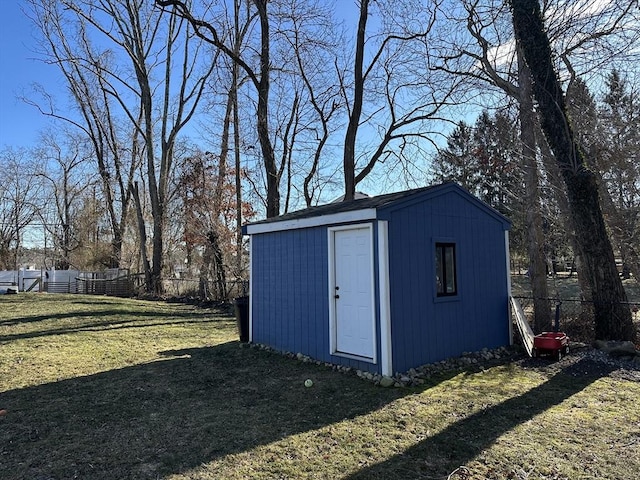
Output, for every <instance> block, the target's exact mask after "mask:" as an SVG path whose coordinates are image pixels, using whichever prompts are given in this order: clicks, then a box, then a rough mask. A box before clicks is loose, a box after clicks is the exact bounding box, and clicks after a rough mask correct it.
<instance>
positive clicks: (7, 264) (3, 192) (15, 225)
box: [0, 149, 42, 270]
mask: <svg viewBox="0 0 640 480" xmlns="http://www.w3.org/2000/svg"><path fill="white" fill-rule="evenodd" d="M0 159H1V161H2V182H0V269H3V270H17V269H18V268H19V267H20V264H19V259H20V254H21V251H22V248H23V235H24V232H25V230H26V229H27V228H28V227H29V225H30V224H31V223H32V222H33V221H34V220H37V219H38V211H39V210H40V208H41V206H42V205H41V201H42V199H41V197H40V195H41V185H40V183H39V182H38V177H37V175H36V174H35V171H36V166H35V164H34V163H35V162H32V161H31V159H30V157H29V156H28V154H27V152H26V151H25V150H13V149H5V150H3V151H2V152H0Z"/></svg>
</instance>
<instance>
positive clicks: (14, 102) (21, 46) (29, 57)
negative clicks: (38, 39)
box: [0, 0, 58, 149]
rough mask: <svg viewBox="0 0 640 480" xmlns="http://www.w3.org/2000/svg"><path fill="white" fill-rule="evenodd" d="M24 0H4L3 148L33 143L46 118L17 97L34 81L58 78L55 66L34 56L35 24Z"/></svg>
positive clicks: (0, 55) (0, 54) (0, 58)
mask: <svg viewBox="0 0 640 480" xmlns="http://www.w3.org/2000/svg"><path fill="white" fill-rule="evenodd" d="M23 5H24V2H22V1H21V0H9V1H4V2H2V16H3V18H2V28H1V29H0V46H1V47H0V64H1V65H2V73H0V149H4V148H5V147H9V146H11V147H31V146H33V145H34V144H35V143H36V142H37V139H38V135H39V132H40V130H42V129H43V128H45V126H46V125H47V123H48V122H47V119H46V118H45V117H44V116H43V115H42V114H40V112H38V111H37V110H36V109H35V108H34V107H32V106H30V105H27V104H25V103H24V102H23V101H22V100H20V99H18V98H17V97H18V96H20V95H23V94H27V93H28V92H29V89H30V88H31V85H32V84H33V83H34V82H40V83H42V84H46V85H48V86H49V85H51V82H50V80H53V81H54V82H56V81H57V77H56V76H57V75H58V73H57V71H56V70H55V67H52V66H48V65H45V64H44V63H43V62H41V61H39V60H35V57H36V54H35V53H34V49H35V40H34V38H33V26H32V25H31V23H30V20H29V19H28V18H27V17H26V16H25V15H24V13H23V12H22V10H21V8H22V7H23Z"/></svg>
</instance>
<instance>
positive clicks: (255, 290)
mask: <svg viewBox="0 0 640 480" xmlns="http://www.w3.org/2000/svg"><path fill="white" fill-rule="evenodd" d="M374 238H375V237H374ZM251 241H252V250H253V253H252V264H251V268H252V272H251V275H252V292H251V293H252V295H251V302H252V315H253V341H254V342H256V343H261V344H265V345H269V346H271V347H273V348H275V349H277V350H281V351H285V352H293V353H298V352H301V353H303V354H305V355H309V356H310V357H312V358H315V359H318V360H321V361H325V362H330V363H333V364H338V365H345V366H350V367H353V368H358V369H361V370H366V371H372V372H377V371H379V366H378V365H377V364H371V363H368V362H363V361H359V360H357V359H351V358H345V357H340V356H334V355H330V346H329V294H328V285H329V283H328V282H329V279H328V274H329V273H328V269H329V259H328V245H327V242H328V233H327V227H315V228H304V229H296V230H287V231H279V232H273V233H263V234H256V235H253V237H252V240H251ZM378 331H379V329H376V332H377V333H378V334H379V332H378ZM378 342H379V340H378Z"/></svg>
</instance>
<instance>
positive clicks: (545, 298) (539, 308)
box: [518, 50, 551, 333]
mask: <svg viewBox="0 0 640 480" xmlns="http://www.w3.org/2000/svg"><path fill="white" fill-rule="evenodd" d="M518 84H519V85H520V89H519V92H520V102H519V117H520V118H519V120H520V141H521V143H522V165H523V167H524V181H525V208H526V214H525V223H526V227H527V251H528V253H529V281H530V282H531V291H532V294H533V312H534V322H533V324H534V331H535V332H536V333H541V332H544V331H549V330H550V328H551V302H550V300H549V291H548V287H547V262H546V260H545V254H544V235H543V233H542V214H541V212H540V194H539V182H538V166H537V160H536V134H535V115H534V113H533V92H532V90H531V72H529V69H528V68H527V66H526V64H525V62H524V58H523V57H522V54H521V52H520V50H518Z"/></svg>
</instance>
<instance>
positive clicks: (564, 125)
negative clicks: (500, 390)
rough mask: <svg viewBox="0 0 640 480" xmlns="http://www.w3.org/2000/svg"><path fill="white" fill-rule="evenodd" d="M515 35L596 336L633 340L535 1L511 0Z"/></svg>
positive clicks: (594, 190)
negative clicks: (571, 230)
mask: <svg viewBox="0 0 640 480" xmlns="http://www.w3.org/2000/svg"><path fill="white" fill-rule="evenodd" d="M511 7H512V15H513V24H514V30H515V34H516V39H517V41H518V42H519V45H520V46H521V48H522V50H523V53H524V56H525V59H526V62H527V64H528V65H529V68H530V70H531V74H532V77H533V80H534V82H533V86H534V94H535V98H536V101H537V103H538V106H539V108H540V116H541V120H542V128H543V131H544V133H545V136H546V138H547V141H548V142H549V145H550V147H551V149H552V150H553V153H554V156H555V159H556V161H557V162H558V165H559V167H560V171H561V173H562V177H563V179H564V182H565V185H566V189H567V196H568V199H569V206H570V209H571V213H572V219H573V221H574V225H575V228H576V238H577V243H578V247H579V249H580V253H581V256H582V259H583V260H584V264H585V269H586V271H587V272H588V275H587V278H588V279H589V282H590V285H591V287H592V288H591V290H592V294H593V301H594V310H595V326H596V337H597V338H600V339H605V340H608V339H618V340H635V338H636V331H635V327H634V325H633V321H632V318H631V311H630V310H629V306H628V304H627V297H626V293H625V291H624V288H623V287H622V282H621V280H620V278H619V276H618V272H617V269H616V265H615V258H614V255H613V249H612V247H611V243H610V242H609V236H608V233H607V231H606V227H605V223H604V219H603V217H602V211H601V209H600V201H599V198H598V185H597V179H596V177H595V175H594V174H593V172H592V171H591V170H590V169H589V168H587V165H586V162H585V157H584V153H583V152H582V151H581V149H580V147H579V145H577V143H576V141H575V138H574V133H573V130H572V127H571V124H570V122H569V120H568V116H567V113H566V102H565V98H564V94H563V91H562V88H561V86H560V82H559V80H558V77H557V73H556V70H555V68H554V65H553V55H552V51H551V46H550V42H549V37H548V36H547V34H546V29H545V26H544V23H543V20H542V13H541V11H540V5H539V3H538V1H537V0H511Z"/></svg>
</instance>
